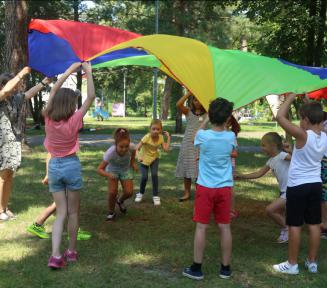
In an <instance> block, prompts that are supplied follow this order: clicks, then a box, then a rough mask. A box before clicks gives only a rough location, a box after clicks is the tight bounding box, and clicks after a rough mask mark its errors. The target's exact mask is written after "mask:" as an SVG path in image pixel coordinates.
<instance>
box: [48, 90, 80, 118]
mask: <svg viewBox="0 0 327 288" xmlns="http://www.w3.org/2000/svg"><path fill="white" fill-rule="evenodd" d="M77 98H78V95H77V93H76V92H74V91H73V90H72V89H69V88H60V89H59V90H58V92H57V93H56V94H55V95H53V98H52V99H51V100H50V101H49V103H48V105H47V107H46V108H45V109H44V110H43V115H44V116H47V117H49V118H50V119H51V120H53V121H56V122H59V121H61V120H64V121H67V120H68V119H69V118H70V117H71V116H72V115H73V114H74V112H75V110H76V106H77Z"/></svg>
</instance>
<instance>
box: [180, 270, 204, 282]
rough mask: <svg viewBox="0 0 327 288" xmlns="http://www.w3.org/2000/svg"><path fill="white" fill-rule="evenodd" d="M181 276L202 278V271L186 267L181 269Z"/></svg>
mask: <svg viewBox="0 0 327 288" xmlns="http://www.w3.org/2000/svg"><path fill="white" fill-rule="evenodd" d="M183 276H185V277H187V278H191V279H194V280H202V279H203V273H202V271H201V270H200V271H192V270H191V267H187V268H185V269H184V271H183Z"/></svg>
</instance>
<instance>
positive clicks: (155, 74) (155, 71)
mask: <svg viewBox="0 0 327 288" xmlns="http://www.w3.org/2000/svg"><path fill="white" fill-rule="evenodd" d="M158 32H159V1H158V0H155V33H156V34H158ZM157 98H158V69H157V68H154V69H153V119H157Z"/></svg>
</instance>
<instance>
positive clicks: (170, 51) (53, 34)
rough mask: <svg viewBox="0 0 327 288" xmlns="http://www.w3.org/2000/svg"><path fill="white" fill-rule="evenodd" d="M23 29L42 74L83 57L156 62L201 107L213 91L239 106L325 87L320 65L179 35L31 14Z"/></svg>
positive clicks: (103, 62) (326, 72)
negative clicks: (38, 17) (143, 32)
mask: <svg viewBox="0 0 327 288" xmlns="http://www.w3.org/2000/svg"><path fill="white" fill-rule="evenodd" d="M29 29H30V34H29V56H30V58H29V65H30V67H32V68H34V69H36V70H38V71H40V72H42V73H44V74H45V75H47V76H54V75H56V74H59V73H62V72H64V71H65V69H67V67H69V65H70V64H71V63H73V62H76V61H85V60H91V61H92V65H93V67H94V68H101V67H115V66H122V65H123V66H125V65H144V66H151V67H158V68H159V69H160V70H162V71H163V72H165V73H166V74H168V75H170V76H171V77H173V78H174V79H175V80H176V81H178V82H179V83H181V84H182V85H184V86H185V87H186V88H187V89H188V90H190V91H191V92H192V93H193V94H194V95H195V96H196V97H197V98H198V99H199V101H200V102H201V103H202V105H204V107H206V108H207V107H208V105H209V103H210V101H211V100H212V99H214V98H216V97H222V98H225V99H228V100H229V101H232V102H234V103H235V108H239V107H242V106H244V105H246V104H249V103H251V102H253V101H255V100H257V99H259V98H261V97H263V96H266V95H269V94H283V93H287V92H294V93H298V94H301V93H307V92H311V91H315V90H319V89H321V88H324V87H327V80H326V78H327V69H325V68H316V67H306V66H300V65H295V64H292V63H289V62H287V61H284V60H281V59H275V58H269V57H264V56H259V55H255V54H252V53H247V52H241V51H238V50H222V49H218V48H214V47H211V46H208V45H205V44H204V43H202V42H200V41H197V40H193V39H190V38H185V37H177V36H171V35H160V34H158V35H149V36H140V35H138V34H135V33H131V32H128V31H124V30H120V29H115V28H110V27H105V26H99V25H94V24H87V23H79V22H73V21H64V20H49V21H46V20H33V21H32V22H31V24H30V26H29ZM323 97H324V98H325V96H323Z"/></svg>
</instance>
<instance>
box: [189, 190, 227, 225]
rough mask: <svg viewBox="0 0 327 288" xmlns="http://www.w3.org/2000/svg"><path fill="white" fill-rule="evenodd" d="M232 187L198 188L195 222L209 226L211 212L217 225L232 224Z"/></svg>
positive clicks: (196, 192)
mask: <svg viewBox="0 0 327 288" xmlns="http://www.w3.org/2000/svg"><path fill="white" fill-rule="evenodd" d="M231 200H232V187H222V188H208V187H204V186H201V185H197V186H196V191H195V203H194V215H193V221H195V222H199V223H202V224H209V222H210V216H211V212H212V211H213V213H214V216H215V222H216V223H217V224H229V223H230V209H231V203H232V201H231Z"/></svg>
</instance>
